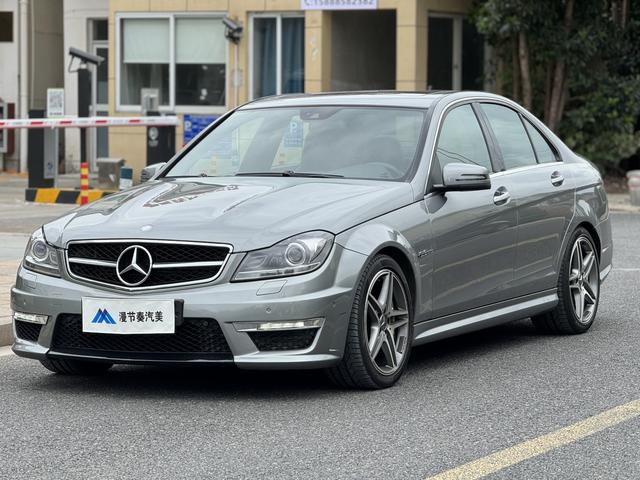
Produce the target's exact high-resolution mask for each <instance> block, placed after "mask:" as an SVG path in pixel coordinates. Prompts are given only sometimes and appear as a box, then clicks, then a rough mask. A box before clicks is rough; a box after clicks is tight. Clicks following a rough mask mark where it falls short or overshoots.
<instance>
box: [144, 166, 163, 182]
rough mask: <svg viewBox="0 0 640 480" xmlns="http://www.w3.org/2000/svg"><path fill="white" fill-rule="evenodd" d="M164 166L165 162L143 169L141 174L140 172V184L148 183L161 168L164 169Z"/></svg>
mask: <svg viewBox="0 0 640 480" xmlns="http://www.w3.org/2000/svg"><path fill="white" fill-rule="evenodd" d="M166 164H167V162H161V163H154V164H153V165H149V166H148V167H144V168H143V169H142V172H140V183H144V182H148V181H149V180H151V179H152V178H153V177H155V175H156V174H157V173H158V172H159V171H160V170H162V167H164V166H165V165H166Z"/></svg>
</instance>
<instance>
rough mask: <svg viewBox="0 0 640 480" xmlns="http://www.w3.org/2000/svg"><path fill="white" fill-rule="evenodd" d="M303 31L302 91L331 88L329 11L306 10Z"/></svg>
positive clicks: (315, 91) (312, 91) (309, 91)
mask: <svg viewBox="0 0 640 480" xmlns="http://www.w3.org/2000/svg"><path fill="white" fill-rule="evenodd" d="M304 20H305V21H304V23H305V31H304V37H305V38H304V42H305V51H304V91H305V92H306V93H317V92H326V91H329V90H331V12H328V11H319V10H307V11H306V12H305V18H304Z"/></svg>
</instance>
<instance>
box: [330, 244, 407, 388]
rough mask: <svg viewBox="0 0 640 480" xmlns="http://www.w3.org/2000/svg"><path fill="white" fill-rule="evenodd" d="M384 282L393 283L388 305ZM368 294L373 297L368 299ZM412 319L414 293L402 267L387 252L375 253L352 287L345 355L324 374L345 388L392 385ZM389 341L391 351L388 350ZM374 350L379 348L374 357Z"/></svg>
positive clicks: (401, 367)
mask: <svg viewBox="0 0 640 480" xmlns="http://www.w3.org/2000/svg"><path fill="white" fill-rule="evenodd" d="M386 279H388V281H389V283H388V284H385V281H386ZM385 285H391V286H392V287H393V293H392V295H391V298H392V301H391V303H390V304H389V303H388V302H383V301H380V299H381V298H383V289H384V288H385V287H384V286H385ZM389 291H390V290H387V296H388V292H389ZM369 293H371V294H372V295H373V297H374V299H375V301H374V299H370V300H369V301H367V299H368V297H369ZM413 318H414V312H413V298H412V295H411V291H410V289H409V285H408V283H407V279H406V277H405V275H404V273H403V271H402V269H401V268H400V266H399V265H398V263H397V262H396V261H395V260H393V259H392V258H391V257H388V256H386V255H378V256H376V257H374V258H373V259H372V260H371V261H370V262H369V263H368V264H367V266H366V267H365V269H364V271H363V272H362V275H361V277H360V280H359V281H358V285H357V286H356V293H355V299H354V302H353V307H352V309H351V315H350V319H349V327H348V331H347V339H346V344H345V349H344V355H343V357H342V360H341V362H340V363H339V364H338V365H337V366H335V367H332V368H330V369H328V370H327V374H328V376H329V378H330V379H331V380H332V381H333V382H334V383H335V384H336V385H338V386H340V387H344V388H359V389H380V388H387V387H390V386H392V385H393V384H395V383H396V382H397V381H398V379H399V378H400V377H401V376H402V374H403V373H404V371H405V369H406V366H407V363H408V361H409V354H410V352H411V342H412V340H413ZM376 324H377V325H378V326H377V327H376V326H375V325H376ZM376 329H377V330H376ZM376 332H377V333H376ZM392 344H393V345H394V346H395V349H396V351H395V353H391V351H390V349H391V348H392V347H391V346H390V345H392ZM369 345H371V346H372V347H371V349H370V348H369ZM373 351H377V352H378V353H377V354H376V355H374V358H372V352H373ZM393 358H395V359H396V362H395V365H392V361H391V359H393Z"/></svg>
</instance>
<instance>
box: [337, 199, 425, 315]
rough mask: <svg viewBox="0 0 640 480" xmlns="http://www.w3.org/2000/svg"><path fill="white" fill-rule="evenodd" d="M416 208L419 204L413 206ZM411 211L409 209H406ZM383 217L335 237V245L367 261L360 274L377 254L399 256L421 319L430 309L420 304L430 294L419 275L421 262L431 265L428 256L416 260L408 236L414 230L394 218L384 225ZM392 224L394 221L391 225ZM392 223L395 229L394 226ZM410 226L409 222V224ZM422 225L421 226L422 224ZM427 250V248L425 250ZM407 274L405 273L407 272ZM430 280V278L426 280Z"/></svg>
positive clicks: (414, 251)
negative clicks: (412, 289)
mask: <svg viewBox="0 0 640 480" xmlns="http://www.w3.org/2000/svg"><path fill="white" fill-rule="evenodd" d="M414 205H415V206H416V207H415V208H419V207H418V205H419V204H414ZM407 208H409V209H410V208H412V206H410V207H407ZM385 217H387V216H386V215H385V216H383V217H381V218H380V219H377V220H374V221H371V222H369V223H366V224H363V225H358V226H356V227H354V228H351V229H349V230H347V231H345V232H343V233H341V234H339V235H338V236H337V237H336V243H337V244H339V245H340V246H342V247H343V248H345V249H347V250H352V251H354V252H358V253H360V254H362V255H365V256H366V257H367V259H368V260H367V262H365V263H364V265H363V266H362V270H364V268H365V267H366V265H367V263H368V261H369V260H371V259H372V258H374V257H375V256H376V255H377V254H378V253H379V252H381V251H382V250H384V249H389V248H391V249H394V250H395V252H394V253H395V254H396V255H402V257H404V259H405V260H406V261H405V262H403V263H404V264H405V268H404V269H405V275H407V276H408V277H409V276H410V278H408V280H409V281H410V283H411V284H412V286H413V288H414V297H415V298H414V299H413V300H414V305H415V310H414V311H415V312H416V319H419V318H422V317H423V316H424V315H425V314H426V312H425V308H428V307H430V305H428V304H427V305H425V304H423V302H422V301H421V300H422V299H424V298H428V297H429V296H430V295H426V296H425V293H426V294H429V293H430V292H428V291H425V288H427V289H428V288H429V286H428V285H424V282H423V280H424V278H423V277H424V275H422V274H421V268H422V267H423V266H422V265H421V260H426V261H428V262H430V261H432V258H431V257H432V256H431V255H424V256H423V258H419V256H418V252H417V251H416V248H414V246H413V245H416V243H415V242H413V241H412V240H411V234H412V233H413V234H414V235H415V234H416V233H417V232H416V229H415V228H411V226H409V225H406V224H403V223H404V222H403V221H400V220H399V218H398V217H397V216H396V215H392V216H391V217H388V218H386V219H387V220H390V221H389V222H384V221H383V220H385ZM401 217H402V218H404V219H405V220H408V219H409V218H411V217H413V216H412V215H401ZM393 220H396V221H395V222H394V221H393ZM394 223H395V224H396V225H394ZM410 223H411V222H410ZM423 225H424V224H423ZM422 238H423V239H426V238H429V239H430V236H428V235H426V236H425V235H423V236H422ZM426 250H429V248H426V249H425V251H426ZM408 269H409V270H410V271H407V270H408ZM425 269H427V270H428V266H426V265H425ZM362 270H361V271H360V275H361V274H362ZM428 278H430V277H428Z"/></svg>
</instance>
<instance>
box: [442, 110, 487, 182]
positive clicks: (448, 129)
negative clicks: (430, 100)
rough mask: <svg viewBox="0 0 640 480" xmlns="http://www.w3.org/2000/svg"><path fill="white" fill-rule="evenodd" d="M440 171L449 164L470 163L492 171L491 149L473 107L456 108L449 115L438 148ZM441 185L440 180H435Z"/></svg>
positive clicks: (444, 122) (443, 123)
mask: <svg viewBox="0 0 640 480" xmlns="http://www.w3.org/2000/svg"><path fill="white" fill-rule="evenodd" d="M436 156H437V162H438V165H437V166H439V167H440V171H441V170H442V168H444V166H445V165H447V164H448V163H469V164H475V165H480V166H482V167H485V168H487V169H488V170H489V171H491V170H492V167H491V160H490V158H489V149H488V148H487V143H486V141H485V139H484V135H483V134H482V130H481V129H480V124H479V123H478V119H477V117H476V114H475V112H474V111H473V108H471V105H463V106H461V107H456V108H454V109H453V110H451V111H450V112H449V113H447V116H446V117H445V119H444V121H443V122H442V128H441V130H440V136H439V137H438V146H437V148H436ZM435 179H436V181H437V182H438V183H440V179H439V178H437V177H436V178H435Z"/></svg>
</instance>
